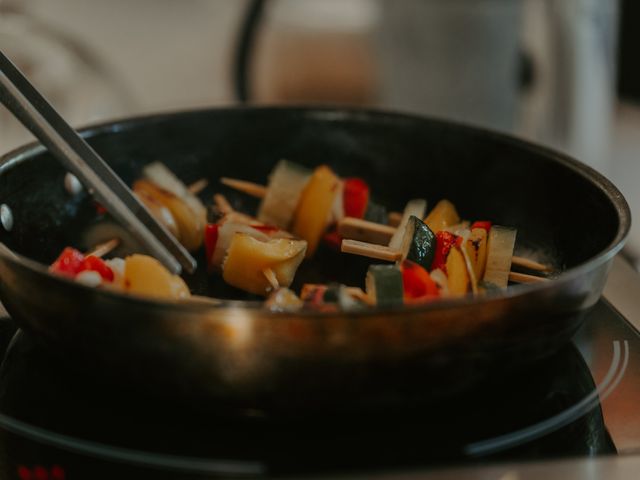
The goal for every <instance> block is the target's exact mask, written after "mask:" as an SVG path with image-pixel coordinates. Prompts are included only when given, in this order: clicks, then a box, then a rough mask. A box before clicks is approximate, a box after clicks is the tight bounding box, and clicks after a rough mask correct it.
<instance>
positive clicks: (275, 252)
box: [222, 233, 307, 295]
mask: <svg viewBox="0 0 640 480" xmlns="http://www.w3.org/2000/svg"><path fill="white" fill-rule="evenodd" d="M306 248H307V242H305V241H303V240H291V239H284V238H281V239H275V240H268V241H261V240H258V239H256V238H254V237H252V236H251V235H248V234H246V233H236V234H235V235H234V236H233V238H232V240H231V245H230V246H229V250H228V252H227V256H226V258H225V260H224V264H223V269H222V277H223V278H224V280H225V281H226V282H227V283H228V284H230V285H233V286H234V287H237V288H240V289H242V290H245V291H247V292H251V293H255V294H257V295H266V294H268V293H269V292H271V291H272V290H273V286H272V285H271V282H270V281H269V279H268V278H267V275H265V272H266V271H267V274H268V271H269V270H270V271H271V272H273V274H274V275H275V278H276V279H277V282H278V285H279V286H281V287H288V286H289V285H291V282H292V281H293V277H294V275H295V272H296V270H297V268H298V266H299V265H300V262H302V260H303V258H304V254H305V250H306Z"/></svg>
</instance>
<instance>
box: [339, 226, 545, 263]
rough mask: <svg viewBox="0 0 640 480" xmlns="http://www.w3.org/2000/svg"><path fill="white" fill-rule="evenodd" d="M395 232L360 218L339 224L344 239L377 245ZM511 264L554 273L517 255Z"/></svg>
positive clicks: (386, 243)
mask: <svg viewBox="0 0 640 480" xmlns="http://www.w3.org/2000/svg"><path fill="white" fill-rule="evenodd" d="M395 231H396V229H395V228H394V227H392V226H390V225H382V224H380V223H375V222H369V221H367V220H361V219H359V218H352V217H345V218H343V219H342V220H340V221H339V222H338V233H339V234H340V235H341V236H342V237H343V238H348V239H351V240H358V241H360V242H365V243H372V244H376V245H388V244H389V241H390V240H391V237H392V236H393V234H394V232H395ZM511 263H512V264H513V265H516V266H518V267H522V268H526V269H528V270H533V271H536V272H550V271H552V268H551V267H549V266H548V265H543V264H542V263H539V262H536V261H534V260H529V259H528V258H524V257H518V256H515V255H514V256H513V257H512V259H511Z"/></svg>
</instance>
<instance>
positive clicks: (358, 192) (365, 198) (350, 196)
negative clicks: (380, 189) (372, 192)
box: [343, 178, 369, 218]
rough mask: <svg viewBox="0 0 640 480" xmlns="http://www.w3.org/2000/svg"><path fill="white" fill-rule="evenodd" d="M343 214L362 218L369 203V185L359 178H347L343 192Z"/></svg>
mask: <svg viewBox="0 0 640 480" xmlns="http://www.w3.org/2000/svg"><path fill="white" fill-rule="evenodd" d="M343 204H344V215H345V216H346V217H353V218H364V214H365V213H366V211H367V206H368V204H369V185H367V184H366V182H365V181H364V180H362V179H361V178H347V179H345V181H344V193H343Z"/></svg>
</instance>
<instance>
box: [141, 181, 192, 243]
mask: <svg viewBox="0 0 640 480" xmlns="http://www.w3.org/2000/svg"><path fill="white" fill-rule="evenodd" d="M133 190H134V192H135V194H136V196H137V197H138V199H140V201H141V202H142V203H143V204H144V206H145V207H147V208H148V209H149V212H150V213H151V215H153V216H154V217H155V218H156V219H157V220H158V222H160V224H161V225H162V226H164V227H165V228H166V229H167V230H168V231H169V233H171V234H172V235H173V236H174V237H176V238H178V239H179V238H180V231H179V230H178V224H177V223H176V219H175V218H173V215H172V213H171V211H170V210H169V209H168V208H167V207H165V206H164V205H163V204H162V203H161V202H160V200H159V199H157V198H155V197H153V196H151V194H150V192H149V191H148V190H147V189H140V188H138V190H137V191H136V188H135V185H134V188H133Z"/></svg>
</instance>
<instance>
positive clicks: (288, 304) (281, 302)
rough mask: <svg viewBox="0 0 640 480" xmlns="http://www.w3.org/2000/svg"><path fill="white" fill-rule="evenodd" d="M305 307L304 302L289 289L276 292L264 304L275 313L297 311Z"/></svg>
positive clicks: (279, 289) (280, 289)
mask: <svg viewBox="0 0 640 480" xmlns="http://www.w3.org/2000/svg"><path fill="white" fill-rule="evenodd" d="M303 305H304V303H303V301H302V300H300V298H298V296H297V295H296V294H295V292H293V291H292V290H289V289H288V288H278V289H277V290H274V291H273V293H271V295H269V298H267V300H266V301H265V303H264V306H265V308H267V309H268V310H271V311H274V312H283V311H287V310H297V309H299V308H302V306H303Z"/></svg>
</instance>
